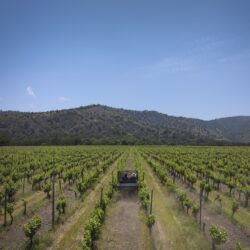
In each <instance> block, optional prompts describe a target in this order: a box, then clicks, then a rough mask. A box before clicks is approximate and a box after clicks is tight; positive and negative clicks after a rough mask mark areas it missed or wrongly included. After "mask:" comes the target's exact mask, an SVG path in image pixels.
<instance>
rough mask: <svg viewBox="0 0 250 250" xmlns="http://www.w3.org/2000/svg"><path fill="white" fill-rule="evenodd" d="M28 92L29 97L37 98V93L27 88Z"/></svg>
mask: <svg viewBox="0 0 250 250" xmlns="http://www.w3.org/2000/svg"><path fill="white" fill-rule="evenodd" d="M26 91H27V94H28V95H29V96H31V97H36V95H35V93H34V91H33V90H32V88H31V87H27V89H26Z"/></svg>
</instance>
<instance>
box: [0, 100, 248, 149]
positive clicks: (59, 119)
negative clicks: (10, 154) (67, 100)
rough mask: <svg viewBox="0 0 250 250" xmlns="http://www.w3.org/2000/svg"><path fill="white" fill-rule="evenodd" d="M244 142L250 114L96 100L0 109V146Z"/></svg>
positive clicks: (218, 143) (246, 140) (245, 142)
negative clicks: (205, 113) (216, 114)
mask: <svg viewBox="0 0 250 250" xmlns="http://www.w3.org/2000/svg"><path fill="white" fill-rule="evenodd" d="M249 143H250V116H235V117H223V118H216V119H213V120H202V119H197V118H186V117H182V116H180V117H177V116H172V115H167V114H164V113H160V112H157V111H154V110H143V111H135V110H128V109H123V108H113V107H109V106H105V105H100V104H92V105H88V106H80V107H77V108H70V109H62V110H53V111H44V112H20V111H1V112H0V145H41V144H49V145H54V144H55V145H57V144H65V145H67V144H171V145H172V144H183V145H187V144H191V145H221V144H222V145H224V144H229V145H232V144H249Z"/></svg>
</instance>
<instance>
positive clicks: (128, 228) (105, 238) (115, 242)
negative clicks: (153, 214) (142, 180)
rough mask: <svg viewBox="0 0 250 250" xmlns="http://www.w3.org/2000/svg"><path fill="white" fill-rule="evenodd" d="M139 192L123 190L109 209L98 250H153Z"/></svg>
mask: <svg viewBox="0 0 250 250" xmlns="http://www.w3.org/2000/svg"><path fill="white" fill-rule="evenodd" d="M144 216H145V212H144V211H143V210H142V208H141V204H140V201H139V199H138V194H137V191H133V190H122V191H121V192H119V193H118V194H117V196H116V197H115V200H114V202H113V203H112V205H111V206H110V207H109V208H108V212H107V217H106V222H105V224H104V226H103V229H102V234H101V237H100V240H99V241H98V242H97V249H102V250H109V249H116V250H124V249H130V250H140V249H141V250H146V249H152V247H151V243H150V236H149V230H148V229H147V228H146V223H145V220H144V219H145V218H144Z"/></svg>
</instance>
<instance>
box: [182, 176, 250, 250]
mask: <svg viewBox="0 0 250 250" xmlns="http://www.w3.org/2000/svg"><path fill="white" fill-rule="evenodd" d="M177 184H178V185H179V186H180V187H182V188H183V189H185V191H186V192H187V193H188V196H189V197H190V198H191V199H192V200H193V201H195V202H196V203H197V204H199V200H200V198H199V194H198V193H197V192H196V191H195V190H191V189H190V188H188V187H187V185H186V184H185V183H183V181H181V180H177ZM202 222H204V223H205V232H204V233H205V235H206V237H207V238H208V239H209V240H210V236H209V227H210V226H211V225H213V224H215V225H218V226H219V227H222V228H224V229H225V230H226V231H227V233H228V241H227V242H226V243H225V244H223V245H221V246H219V247H218V249H221V250H234V249H235V245H236V243H237V242H238V241H239V242H240V243H241V245H242V246H243V247H245V248H247V249H250V235H249V234H246V233H245V232H244V231H242V230H241V228H240V226H239V225H238V224H237V223H233V222H232V221H231V220H230V219H229V218H227V217H225V216H224V215H223V214H222V213H221V212H220V210H219V208H218V209H215V208H211V206H209V203H208V202H205V201H203V209H202Z"/></svg>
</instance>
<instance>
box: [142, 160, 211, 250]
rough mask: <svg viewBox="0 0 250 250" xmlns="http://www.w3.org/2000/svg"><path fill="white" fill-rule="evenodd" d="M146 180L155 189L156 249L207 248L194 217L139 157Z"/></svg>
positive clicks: (201, 249)
mask: <svg viewBox="0 0 250 250" xmlns="http://www.w3.org/2000/svg"><path fill="white" fill-rule="evenodd" d="M142 163H143V166H144V168H145V182H146V184H147V186H148V187H149V188H150V189H154V201H153V214H154V215H155V216H156V224H155V226H154V228H153V229H152V233H153V238H154V244H155V248H156V249H159V250H160V249H173V250H184V249H187V250H189V249H193V250H195V249H197V250H198V249H200V250H206V249H210V248H211V247H210V244H209V242H208V241H207V240H206V238H205V237H204V236H203V234H201V232H200V230H199V228H198V224H197V223H196V221H195V219H194V218H192V217H190V216H187V215H186V214H185V213H184V212H183V210H181V209H180V206H179V204H178V203H177V201H176V199H175V198H174V197H173V195H172V194H171V193H170V192H168V191H167V188H166V187H164V186H162V184H161V183H160V182H159V180H158V178H157V177H156V176H155V175H154V173H153V171H152V170H151V169H150V167H149V166H148V165H147V164H146V162H145V161H144V160H142Z"/></svg>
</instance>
